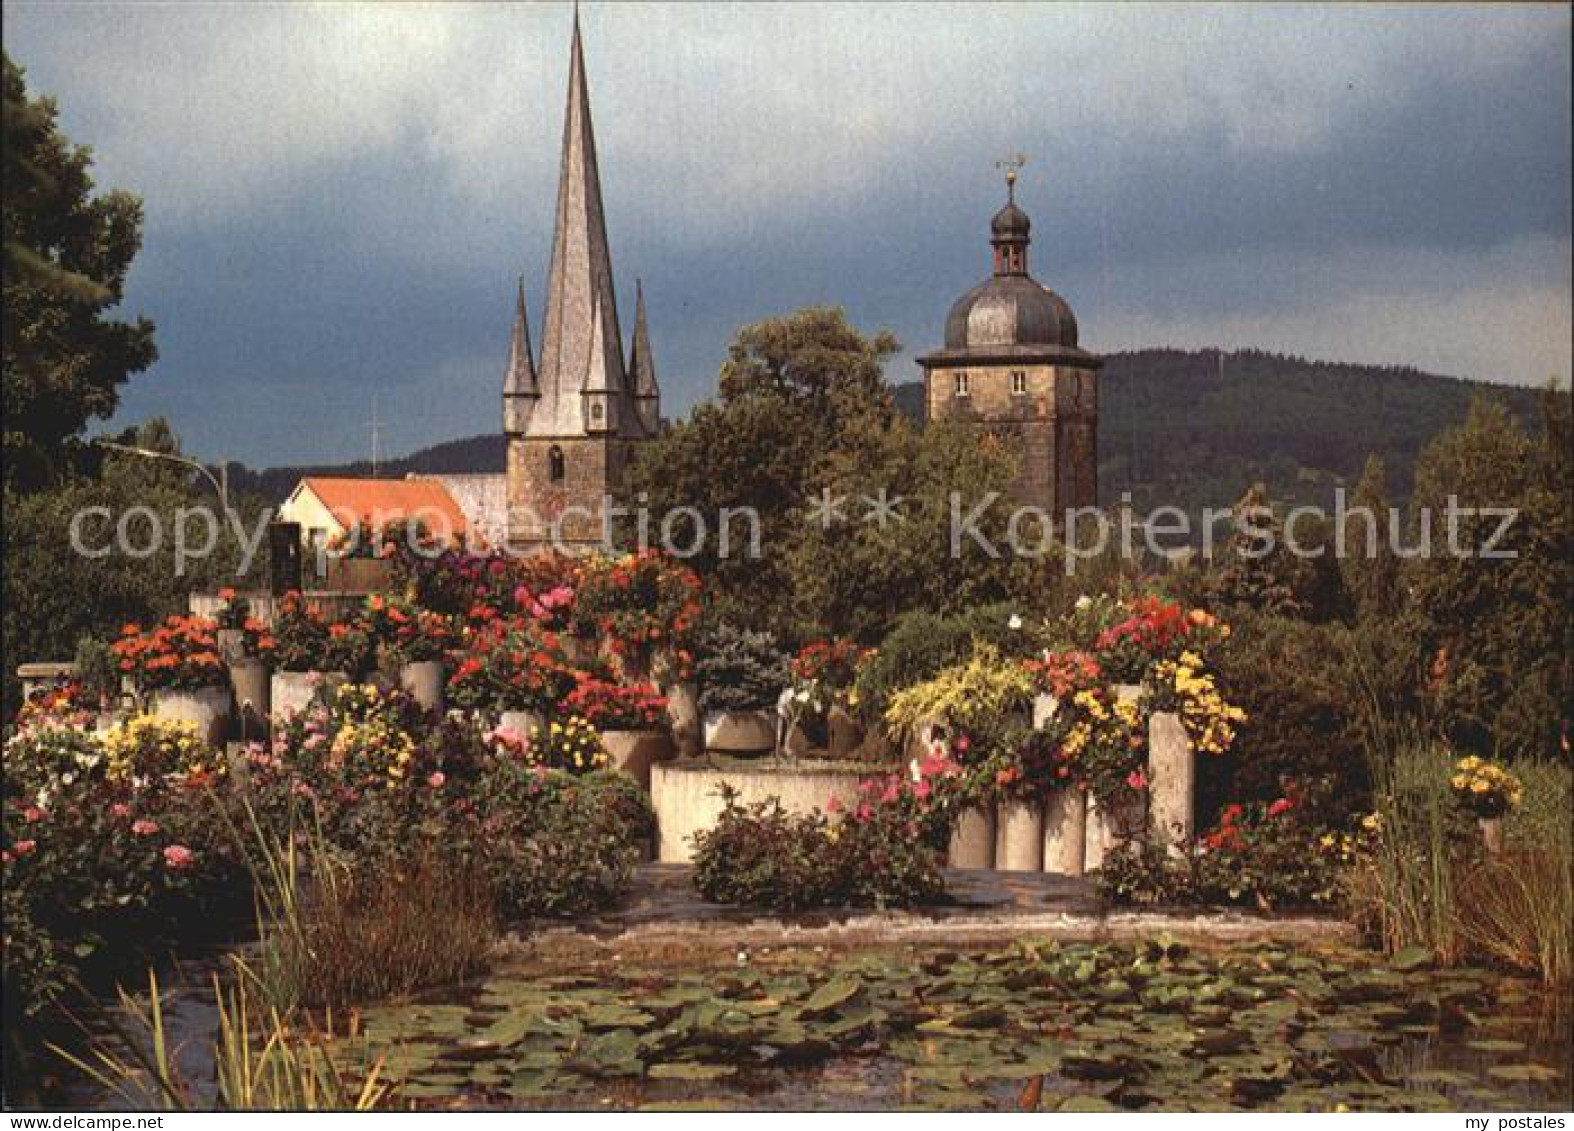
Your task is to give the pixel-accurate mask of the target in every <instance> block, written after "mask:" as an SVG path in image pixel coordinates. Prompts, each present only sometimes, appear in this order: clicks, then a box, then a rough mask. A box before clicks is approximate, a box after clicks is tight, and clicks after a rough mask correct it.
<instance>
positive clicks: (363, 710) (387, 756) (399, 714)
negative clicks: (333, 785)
mask: <svg viewBox="0 0 1574 1131" xmlns="http://www.w3.org/2000/svg"><path fill="white" fill-rule="evenodd" d="M333 714H334V721H335V722H336V724H337V730H336V733H335V734H334V736H333V740H332V742H331V743H329V745H328V764H329V766H330V767H331V768H332V769H333V771H334V772H335V775H336V776H338V777H340V778H342V779H345V780H348V781H349V782H351V783H354V785H355V786H357V787H359V788H363V789H371V788H377V787H383V788H388V789H394V788H397V787H399V786H400V785H402V784H403V783H404V781H405V780H406V779H408V778H409V777H410V774H411V771H412V768H413V764H414V762H415V753H416V742H415V738H414V735H413V731H414V726H415V718H414V716H415V715H416V714H418V709H417V708H416V706H415V704H414V703H413V701H412V700H411V699H410V697H409V696H407V695H405V694H404V693H403V692H398V691H395V692H388V693H386V694H385V693H384V692H381V691H379V690H378V689H377V688H376V687H375V686H373V685H372V684H354V683H347V684H345V685H344V686H343V687H340V688H339V689H338V691H337V692H336V693H335V695H334V705H333Z"/></svg>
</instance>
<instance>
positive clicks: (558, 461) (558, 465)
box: [547, 444, 566, 483]
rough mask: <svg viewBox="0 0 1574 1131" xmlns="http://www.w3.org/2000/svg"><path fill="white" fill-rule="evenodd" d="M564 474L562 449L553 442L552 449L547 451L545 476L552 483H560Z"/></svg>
mask: <svg viewBox="0 0 1574 1131" xmlns="http://www.w3.org/2000/svg"><path fill="white" fill-rule="evenodd" d="M565 475H566V470H565V468H564V466H563V449H562V448H560V447H558V446H557V445H556V444H553V445H552V450H551V451H549V452H548V453H547V478H548V479H550V480H551V481H552V482H553V483H561V482H563V479H564V476H565Z"/></svg>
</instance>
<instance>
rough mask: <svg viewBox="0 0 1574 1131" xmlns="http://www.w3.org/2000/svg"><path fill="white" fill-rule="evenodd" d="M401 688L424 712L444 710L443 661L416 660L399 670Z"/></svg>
mask: <svg viewBox="0 0 1574 1131" xmlns="http://www.w3.org/2000/svg"><path fill="white" fill-rule="evenodd" d="M399 686H400V687H402V688H403V689H404V690H405V691H407V692H409V694H410V698H412V699H414V700H415V701H416V702H417V703H419V704H420V705H421V709H422V710H423V711H441V710H442V709H443V661H441V660H416V661H414V662H412V663H408V664H405V665H404V666H403V667H402V668H400V669H399Z"/></svg>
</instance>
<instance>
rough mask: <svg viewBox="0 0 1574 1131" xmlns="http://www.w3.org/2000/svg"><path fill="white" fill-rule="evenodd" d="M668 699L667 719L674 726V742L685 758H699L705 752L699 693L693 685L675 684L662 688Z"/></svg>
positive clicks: (679, 752)
mask: <svg viewBox="0 0 1574 1131" xmlns="http://www.w3.org/2000/svg"><path fill="white" fill-rule="evenodd" d="M662 694H663V695H665V696H666V697H667V718H668V719H669V720H670V721H671V724H672V741H673V744H674V745H676V746H677V748H678V754H679V755H680V756H682V757H684V758H694V757H698V756H699V754H700V753H701V752H702V751H703V750H704V739H703V736H702V735H701V733H700V729H701V728H700V706H699V691H698V689H697V688H696V687H695V686H694V684H692V683H674V684H671V685H670V686H667V687H664V688H662Z"/></svg>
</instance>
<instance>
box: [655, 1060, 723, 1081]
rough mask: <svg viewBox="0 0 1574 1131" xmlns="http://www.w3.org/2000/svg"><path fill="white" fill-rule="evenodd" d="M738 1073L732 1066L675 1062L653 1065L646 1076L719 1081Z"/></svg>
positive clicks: (657, 1078)
mask: <svg viewBox="0 0 1574 1131" xmlns="http://www.w3.org/2000/svg"><path fill="white" fill-rule="evenodd" d="M737 1071H738V1068H737V1066H736V1065H732V1064H690V1063H687V1062H684V1061H674V1062H672V1063H670V1064H652V1065H651V1066H650V1067H649V1068H648V1069H647V1070H646V1073H645V1074H646V1075H647V1076H649V1077H650V1078H651V1079H652V1080H719V1079H721V1078H722V1077H723V1076H731V1075H733V1074H734V1073H736V1072H737Z"/></svg>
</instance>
